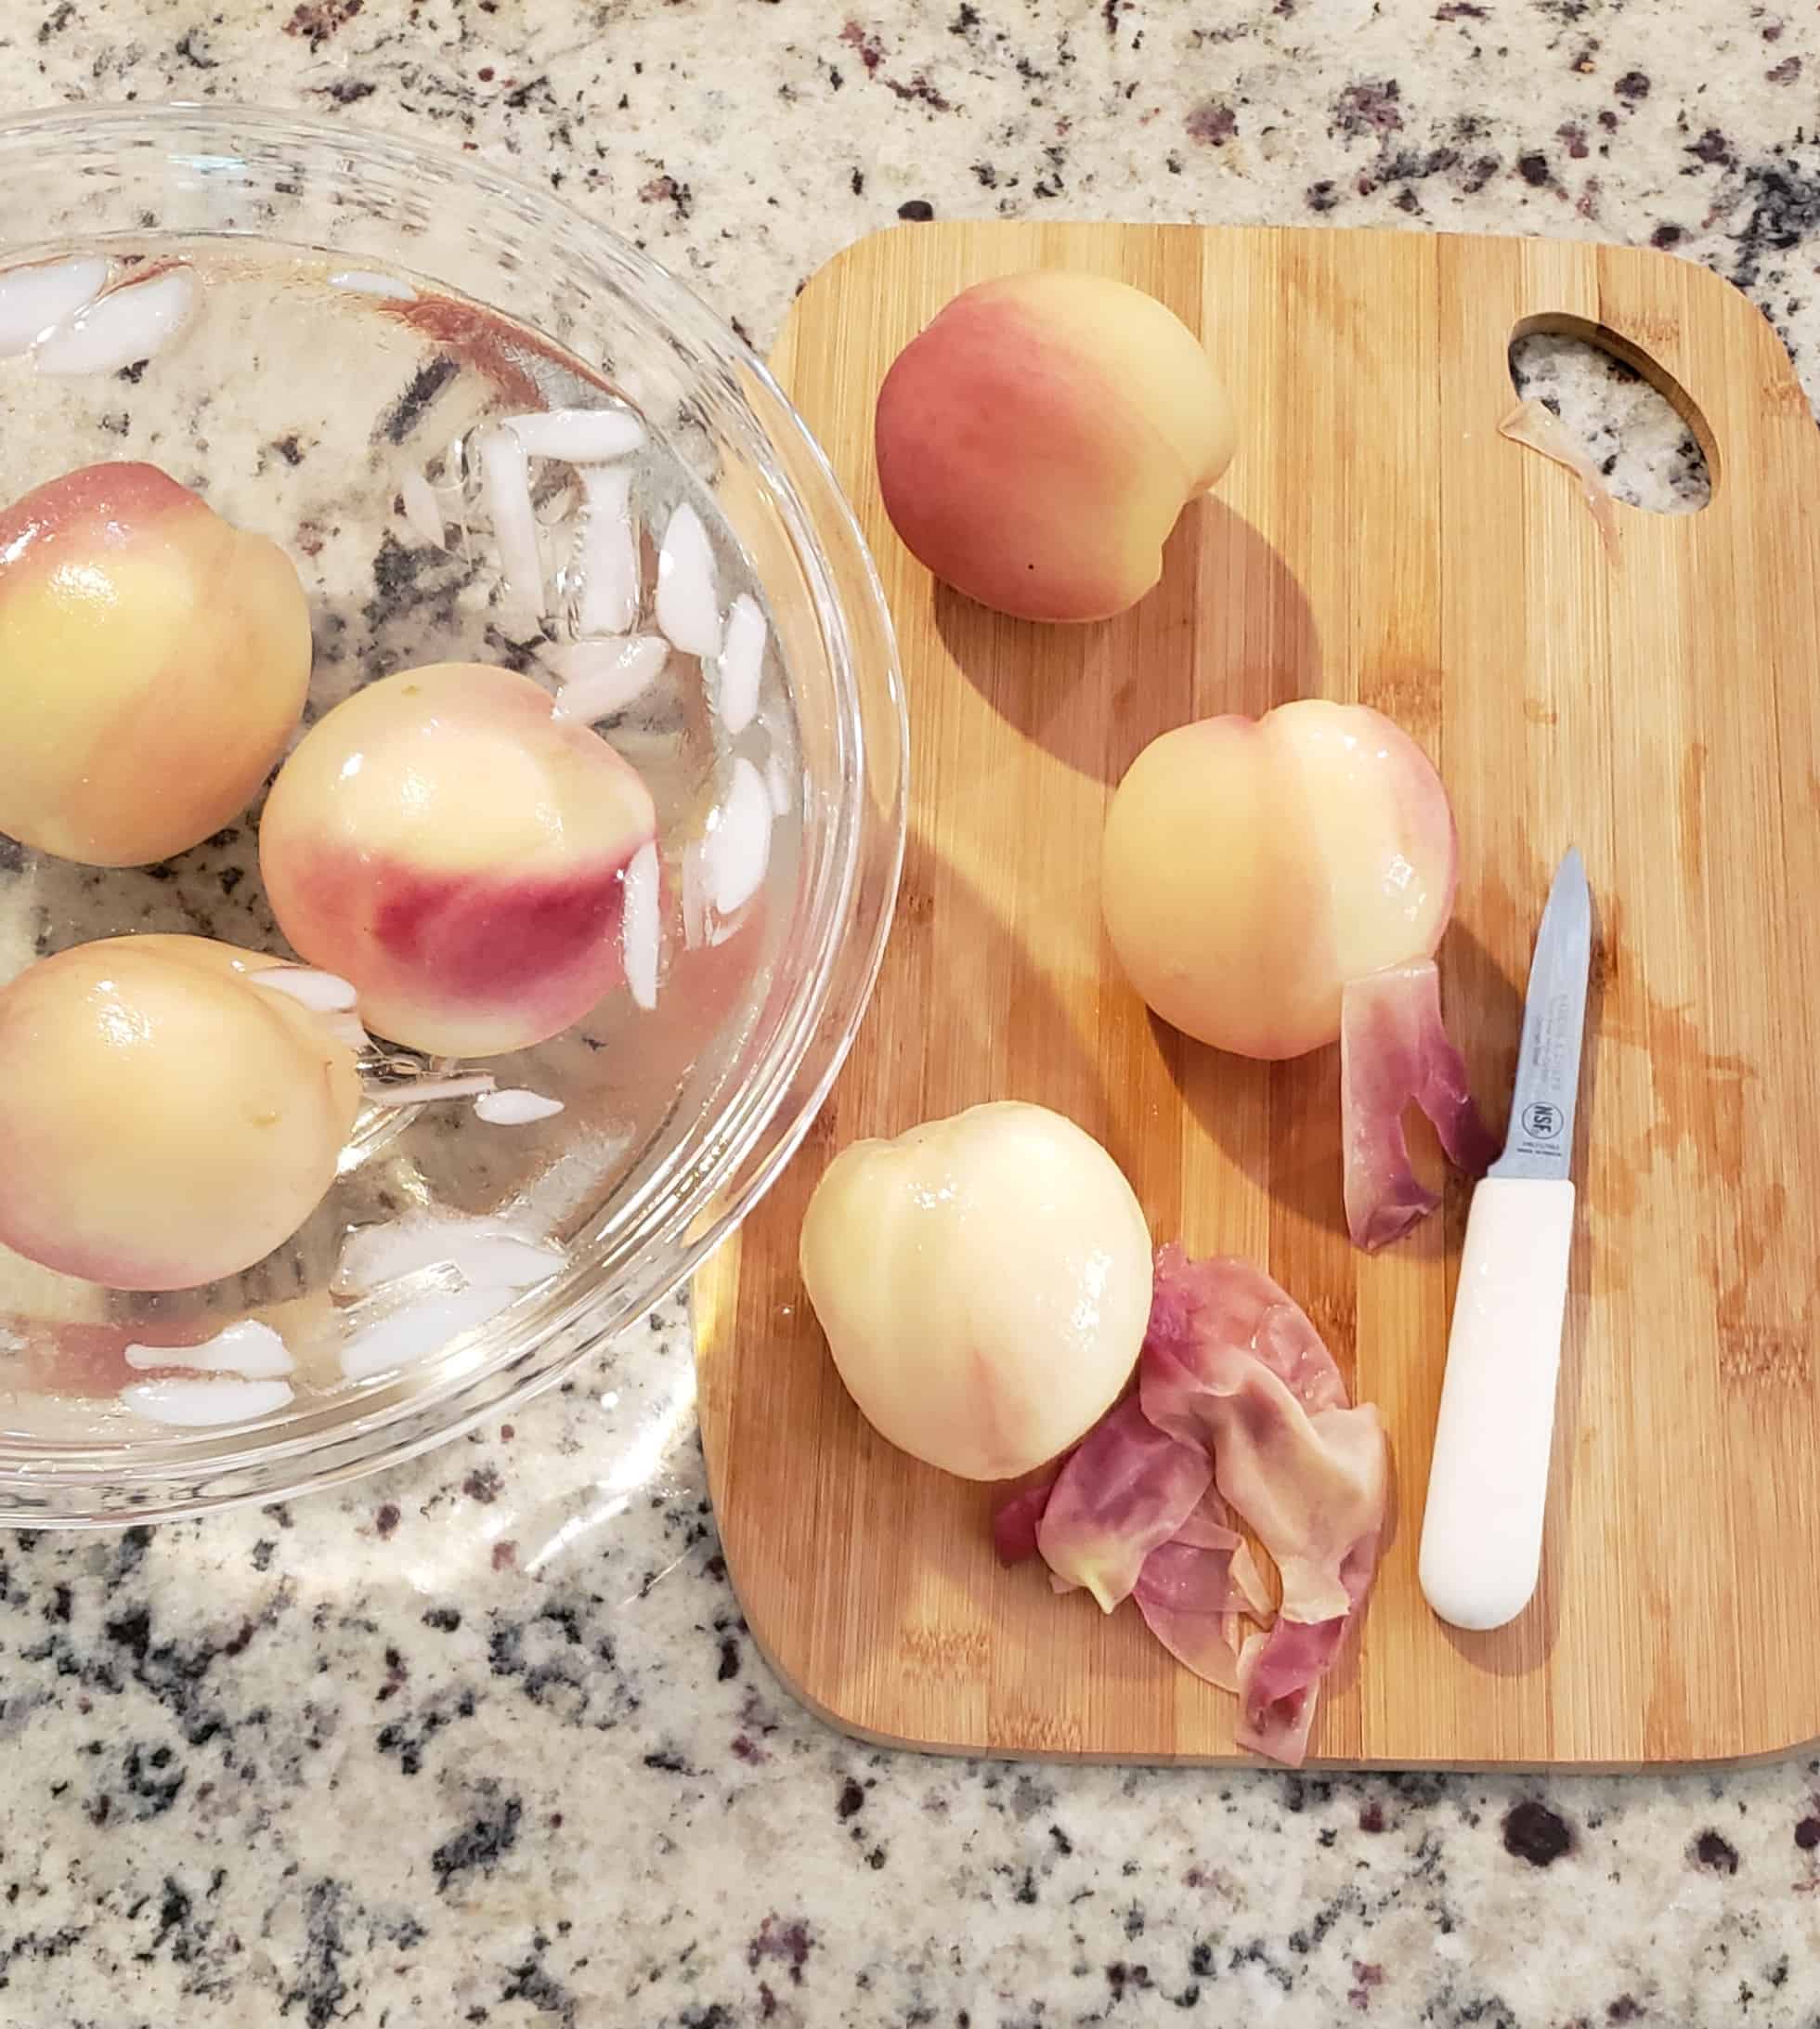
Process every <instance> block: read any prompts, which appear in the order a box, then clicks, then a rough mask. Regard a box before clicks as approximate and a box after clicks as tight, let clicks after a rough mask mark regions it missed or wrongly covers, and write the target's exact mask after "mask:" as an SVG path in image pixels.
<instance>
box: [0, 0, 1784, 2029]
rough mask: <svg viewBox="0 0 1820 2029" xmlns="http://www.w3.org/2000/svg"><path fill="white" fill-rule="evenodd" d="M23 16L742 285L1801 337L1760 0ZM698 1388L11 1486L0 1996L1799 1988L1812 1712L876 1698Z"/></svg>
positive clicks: (2, 30) (608, 4)
mask: <svg viewBox="0 0 1820 2029" xmlns="http://www.w3.org/2000/svg"><path fill="white" fill-rule="evenodd" d="M0 54H3V55H4V57H5V59H6V62H5V76H6V81H7V82H6V85H5V94H6V102H7V110H9V111H12V110H21V109H24V108H26V107H29V106H37V105H43V104H47V103H52V102H55V101H58V100H60V99H66V98H79V99H89V100H96V101H104V100H118V99H122V98H138V99H155V98H163V97H171V96H178V97H186V98H195V97H204V98H241V99H252V100H258V101H266V102H268V103H273V104H284V105H293V106H296V107H300V108H304V109H307V110H308V111H311V112H314V113H318V114H326V115H329V116H331V117H337V118H345V119H347V120H348V121H350V122H357V121H364V122H367V123H370V124H376V125H379V126H382V127H383V128H385V129H387V130H389V131H392V132H396V133H409V134H417V135H422V136H426V137H438V138H442V139H445V140H450V141H456V142H460V143H461V144H463V145H467V146H471V147H473V148H474V149H476V150H479V151H480V152H482V153H483V154H485V155H486V156H487V158H489V159H490V160H493V161H496V162H500V163H513V164H514V165H515V166H516V167H517V169H518V170H519V171H520V172H521V173H522V174H524V175H526V176H529V177H532V178H534V179H536V180H539V181H542V182H547V183H548V184H550V185H552V186H553V187H555V188H557V189H560V190H561V191H562V192H563V193H564V194H565V196H566V197H568V198H569V199H570V200H572V201H573V202H575V203H577V204H578V205H579V206H581V207H582V208H583V209H585V210H586V211H587V212H589V213H590V214H591V215H593V216H594V217H597V218H600V219H602V220H604V221H605V222H607V223H609V224H611V225H613V226H615V227H617V228H619V229H620V230H622V231H626V232H630V234H632V235H634V236H635V237H636V238H637V239H638V240H639V241H640V242H641V243H642V244H644V245H647V246H648V247H649V248H650V250H651V251H652V252H653V253H654V254H656V255H657V256H658V257H659V258H660V259H662V260H663V261H665V262H667V263H668V264H669V265H670V266H672V267H675V268H676V269H678V270H679V271H680V272H681V273H682V275H684V276H685V277H687V278H689V279H691V280H693V281H694V282H695V285H696V286H697V287H698V288H699V289H700V290H701V291H702V292H703V293H705V294H706V295H707V296H708V299H709V300H710V301H711V302H713V303H714V304H715V305H717V306H719V307H720V308H721V310H722V311H723V312H724V313H725V314H726V315H728V316H729V317H731V318H734V319H737V320H738V322H739V324H740V325H741V327H742V328H743V329H744V330H745V331H746V332H748V333H749V334H750V335H751V336H752V337H753V338H754V340H755V341H756V342H757V343H759V344H760V345H764V344H765V343H766V342H767V341H768V339H769V338H770V336H771V335H772V334H773V332H774V331H775V330H776V327H777V323H778V320H779V318H780V315H781V313H782V311H783V309H784V307H785V306H786V303H787V302H788V300H789V297H790V293H791V291H792V290H793V289H794V288H795V287H796V286H797V285H798V284H799V283H800V282H801V280H803V279H804V278H805V277H806V276H807V275H809V274H810V273H811V272H812V270H813V269H814V268H815V267H817V266H818V264H819V263H821V262H822V261H823V260H825V258H826V257H827V256H828V255H830V254H833V253H834V252H835V251H836V249H837V248H838V247H839V246H840V245H842V244H843V243H844V242H846V241H850V240H851V239H854V238H856V237H858V236H859V235H860V234H862V233H864V232H865V231H867V230H869V229H871V228H875V227H877V226H878V225H880V224H883V223H886V222H889V221H890V220H892V219H894V218H897V217H907V218H915V217H923V216H928V215H940V216H955V215H967V216H974V217H989V216H992V215H996V214H1009V215H1043V214H1045V213H1048V214H1052V215H1056V216H1058V217H1061V216H1069V217H1090V216H1104V217H1120V216H1123V217H1132V218H1150V217H1156V218H1177V217H1189V218H1197V219H1202V220H1209V221H1226V222H1255V221H1270V220H1276V221H1293V220H1302V219H1307V218H1322V219H1326V220H1330V221H1332V222H1335V223H1342V224H1358V225H1363V224H1372V225H1391V226H1411V227H1417V228H1421V227H1436V228H1477V229H1491V230H1521V231H1540V232H1553V233H1571V234H1580V235H1594V236H1602V237H1608V238H1612V239H1618V240H1625V241H1635V242H1648V243H1653V244H1655V245H1657V246H1659V247H1672V248H1674V249H1675V250H1676V251H1677V252H1678V253H1681V254H1686V255H1690V256H1692V257H1693V258H1696V259H1697V260H1702V261H1705V262H1708V263H1709V264H1710V265H1711V266H1712V267H1716V268H1717V269H1718V270H1719V271H1720V272H1721V273H1722V274H1724V275H1726V276H1728V277H1731V278H1733V279H1734V280H1736V281H1738V282H1739V283H1740V284H1742V285H1743V286H1744V287H1745V288H1746V289H1747V290H1748V291H1749V292H1750V293H1751V294H1752V295H1753V297H1754V298H1755V299H1756V300H1757V301H1758V302H1759V303H1760V304H1761V306H1762V307H1763V308H1764V309H1765V310H1766V311H1767V312H1768V313H1769V315H1770V316H1771V317H1772V318H1773V319H1774V321H1775V323H1776V325H1777V327H1778V328H1779V329H1780V330H1781V331H1782V332H1784V334H1785V336H1786V337H1787V339H1788V341H1789V342H1790V344H1791V345H1792V346H1793V347H1794V348H1795V350H1796V353H1797V357H1798V358H1799V360H1800V365H1801V368H1802V371H1803V372H1804V373H1805V374H1806V375H1807V377H1808V385H1809V389H1810V392H1811V393H1813V394H1820V342H1816V341H1820V299H1816V285H1815V273H1816V258H1820V141H1816V139H1815V138H1814V136H1815V134H1816V129H1817V123H1816V114H1820V102H1816V98H1815V91H1816V86H1820V20H1816V17H1815V14H1814V9H1813V6H1812V5H1811V4H1810V5H1804V6H1800V7H1797V6H1795V5H1794V4H1793V0H1783V4H1769V5H1745V4H1741V0H1740V4H1728V0H1692V4H1689V5H1670V0H1422V4H1420V5H1413V4H1403V0H1377V4H1375V5H1374V4H1373V0H1274V4H1272V0H1235V4H1232V5H1228V6H1223V7H1221V6H1203V7H1188V6H1186V5H1175V4H1170V0H1105V4H1104V5H1103V6H1098V5H1092V6H1089V5H1075V6H1066V5H1063V4H1061V0H977V4H975V0H943V4H942V5H940V6H932V7H925V6H923V5H921V4H919V0H876V4H875V5H872V6H870V7H865V8H864V9H862V10H860V11H857V12H855V13H853V14H852V15H851V17H850V16H848V15H846V14H843V13H842V12H841V11H840V10H838V9H829V8H826V7H820V6H817V5H815V4H813V0H781V4H763V0H744V4H737V5H735V4H734V0H718V4H717V0H669V4H664V0H568V4H559V0H410V4H409V5H407V4H406V0H301V4H298V5H295V6H294V7H293V6H291V5H290V0H279V4H278V5H276V6H267V5H260V4H255V0H10V4H9V5H8V6H7V8H6V10H5V16H4V23H0ZM692 1402H693V1369H692V1363H691V1358H690V1343H689V1333H688V1324H687V1319H686V1315H685V1313H684V1310H683V1308H682V1306H681V1305H680V1304H679V1303H671V1304H669V1305H668V1306H666V1307H665V1308H664V1310H663V1311H662V1312H661V1313H660V1314H659V1315H657V1316H656V1317H654V1318H653V1319H651V1320H648V1322H647V1323H646V1324H644V1325H642V1326H640V1327H639V1328H638V1329H637V1330H636V1331H635V1332H633V1333H630V1335H629V1337H628V1338H627V1339H626V1340H625V1341H624V1342H622V1343H621V1344H619V1345H617V1346H614V1347H612V1348H610V1349H609V1350H608V1351H606V1352H605V1353H604V1354H602V1355H601V1356H600V1357H599V1358H597V1359H593V1360H591V1362H590V1363H589V1364H588V1365H587V1366H586V1367H585V1368H584V1369H583V1370H582V1371H580V1372H578V1373H577V1374H576V1375H575V1376H574V1377H573V1379H572V1380H571V1382H570V1383H569V1385H566V1386H565V1387H563V1388H562V1389H561V1390H560V1392H552V1393H551V1394H548V1395H546V1396H544V1397H543V1398H540V1399H539V1400H537V1401H535V1402H533V1403H531V1404H529V1405H527V1406H526V1408H524V1409H523V1410H522V1411H520V1412H519V1413H517V1414H516V1415H515V1416H514V1417H513V1419H512V1421H511V1423H510V1424H507V1425H505V1426H503V1427H501V1426H500V1425H498V1424H495V1425H493V1426H492V1427H490V1428H488V1429H487V1430H485V1431H484V1432H482V1433H480V1434H478V1435H476V1436H475V1437H472V1438H469V1439H465V1440H463V1441H461V1442H459V1443H457V1444H455V1445H453V1446H452V1447H449V1448H448V1449H446V1450H443V1451H441V1452H439V1453H437V1454H435V1455H433V1456H431V1457H429V1458H425V1459H422V1460H420V1461H418V1462H417V1463H413V1464H411V1465H409V1466H407V1467H404V1468H402V1469H399V1470H397V1471H395V1472H392V1473H390V1474H387V1475H385V1476H383V1477H380V1478H376V1479H373V1480H370V1481H368V1482H366V1483H363V1484H362V1485H360V1486H357V1487H356V1488H354V1489H350V1490H348V1491H345V1492H343V1493H340V1494H331V1495H324V1496H319V1497H317V1498H313V1499H308V1500H304V1501H300V1502H296V1503H295V1504H294V1505H290V1506H280V1507H272V1508H267V1509H266V1510H264V1511H255V1512H249V1513H243V1514H239V1515H228V1516H224V1517H217V1518H215V1519H211V1520H208V1521H206V1522H202V1523H190V1524H179V1525H173V1526H170V1527H166V1528H160V1529H156V1530H145V1529H136V1530H133V1531H131V1532H129V1533H127V1534H125V1535H123V1536H113V1537H105V1538H59V1537H58V1536H55V1535H49V1534H40V1535H35V1536H32V1535H21V1536H12V1537H0V2019H4V2020H5V2021H6V2022H8V2023H17V2024H19V2025H20V2029H40V2025H42V2029H73V2025H78V2024H80V2025H92V2029H132V2025H138V2024H145V2025H156V2029H163V2025H165V2024H169V2023H172V2022H184V2023H185V2024H187V2025H190V2029H206V2025H210V2024H216V2023H221V2024H228V2023H234V2024H248V2023H264V2022H296V2023H298V2024H305V2025H307V2029H325V2025H327V2024H329V2023H331V2022H349V2023H359V2024H364V2025H370V2029H382V2025H384V2029H402V2025H404V2024H414V2023H422V2024H435V2025H436V2029H444V2025H446V2024H450V2023H458V2022H471V2023H486V2024H489V2025H492V2029H507V2025H511V2029H525V2025H527V2024H532V2023H539V2022H546V2021H547V2022H556V2023H562V2024H571V2023H574V2024H581V2025H584V2029H585V2025H592V2024H607V2023H613V2024H617V2023H622V2022H624V2023H637V2024H641V2025H644V2024H651V2025H657V2024H676V2025H679V2029H680V2025H690V2029H708V2025H719V2029H734V2025H735V2024H745V2023H748V2022H751V2023H758V2022H776V2023H779V2024H788V2023H793V2022H806V2023H814V2024H819V2023H840V2022H853V2023H866V2024H870V2023H875V2022H876V2023H916V2022H930V2023H940V2024H944V2025H976V2029H988V2025H999V2024H1005V2025H1013V2024H1015V2025H1019V2029H1022V2025H1026V2024H1035V2023H1042V2024H1050V2023H1075V2022H1115V2021H1132V2022H1145V2021H1151V2020H1164V2019H1168V2020H1174V2019H1176V2016H1177V2013H1179V2015H1180V2017H1181V2018H1182V2019H1186V2020H1204V2021H1208V2022H1233V2021H1239V2020H1245V2021H1249V2020H1253V2019H1256V2020H1277V2021H1284V2022H1335V2021H1340V2020H1349V2019H1351V2018H1352V2017H1353V2016H1354V2015H1358V2016H1360V2017H1365V2018H1373V2017H1374V2018H1376V2019H1377V2020H1379V2021H1382V2022H1399V2023H1400V2022H1417V2021H1421V2022H1432V2023H1443V2024H1450V2023H1465V2022H1475V2023H1486V2024H1509V2023H1520V2024H1524V2025H1526V2029H1527V2025H1529V2024H1536V2025H1538V2029H1541V2025H1565V2024H1568V2023H1604V2022H1657V2023H1666V2024H1677V2025H1686V2024H1706V2023H1721V2022H1723V2023H1728V2024H1729V2023H1734V2022H1735V2023H1744V2024H1775V2023H1798V2022H1799V2023H1807V2022H1813V2021H1814V2020H1815V2017H1816V2009H1820V1895H1816V1894H1815V1893H1814V1892H1813V1891H1815V1890H1816V1889H1820V1793H1817V1792H1820V1761H1814V1760H1811V1759H1796V1760H1793V1761H1790V1762H1786V1763H1784V1764H1781V1765H1779V1766H1774V1767H1770V1768H1764V1769H1760V1770H1755V1771H1749V1772H1741V1773H1733V1774H1725V1775H1679V1776H1672V1777H1662V1776H1648V1777H1638V1778H1633V1779H1622V1780H1620V1779H1592V1778H1580V1779H1575V1778H1566V1777H1559V1776H1556V1777H1529V1776H1521V1777H1509V1778H1498V1779H1492V1778H1487V1777H1482V1776H1441V1775H1405V1776H1395V1775H1390V1776H1329V1775H1293V1774H1287V1773H1282V1772H1271V1771H1258V1772H1250V1771H1244V1772H1200V1773H1196V1772H1192V1771H1152V1770H1137V1769H1134V1770H1124V1769H1115V1768H1071V1767H1059V1766H1052V1765H1030V1766H1018V1765H975V1764H964V1763H958V1762H939V1761H933V1760H927V1759H922V1758H918V1757H916V1756H909V1755H892V1754H886V1753H877V1752H873V1751H870V1750H868V1749H865V1748H863V1747H861V1746H858V1745H856V1744H855V1743H853V1742H852V1741H851V1740H848V1739H846V1738H844V1737H842V1736H838V1735H837V1734H835V1733H832V1732H830V1731H828V1730H827V1729H826V1728H825V1727H824V1726H822V1725H821V1724H819V1723H816V1722H815V1721H814V1720H812V1719H811V1718H809V1717H808V1716H807V1715H806V1714H805V1713H803V1712H802V1711H800V1710H798V1709H797V1708H796V1707H795V1706H794V1705H793V1704H792V1702H791V1700H790V1698H789V1697H788V1696H787V1695H786V1693H785V1692H784V1691H783V1690H782V1689H781V1688H780V1686H779V1685H778V1684H776V1683H775V1682H774V1681H773V1678H772V1677H771V1676H770V1674H769V1673H768V1671H767V1670H766V1668H765V1666H764V1665H763V1663H762V1662H761V1661H760V1659H759V1658H758V1657H757V1656H756V1655H755V1654H754V1652H753V1649H752V1646H751V1645H750V1643H749V1641H748V1640H747V1636H746V1634H745V1632H744V1630H743V1628H742V1625H741V1622H740V1619H739V1613H738V1607H737V1606H736V1604H735V1602H734V1597H733V1594H732V1593H731V1592H730V1590H729V1589H728V1585H727V1581H726V1576H725V1571H724V1567H723V1566H722V1564H721V1559H720V1557H719V1555H718V1554H717V1547H716V1541H715V1535H714V1525H713V1519H712V1516H711V1515H710V1513H709V1509H708V1501H707V1497H706V1491H705V1486H704V1478H703V1470H702V1463H701V1457H700V1452H699V1449H698V1446H697V1444H696V1441H695V1434H694V1431H695V1426H694V1419H693V1414H692ZM625 1460H631V1461H634V1462H636V1464H635V1467H633V1466H628V1467H626V1468H625V1469H624V1470H623V1472H622V1473H620V1474H619V1476H616V1471H617V1468H616V1467H614V1466H613V1465H612V1463H610V1462H615V1461H625ZM603 1461H607V1462H609V1464H608V1467H607V1469H606V1470H605V1472H603Z"/></svg>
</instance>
